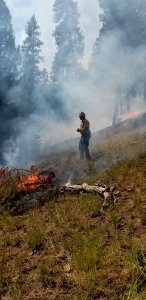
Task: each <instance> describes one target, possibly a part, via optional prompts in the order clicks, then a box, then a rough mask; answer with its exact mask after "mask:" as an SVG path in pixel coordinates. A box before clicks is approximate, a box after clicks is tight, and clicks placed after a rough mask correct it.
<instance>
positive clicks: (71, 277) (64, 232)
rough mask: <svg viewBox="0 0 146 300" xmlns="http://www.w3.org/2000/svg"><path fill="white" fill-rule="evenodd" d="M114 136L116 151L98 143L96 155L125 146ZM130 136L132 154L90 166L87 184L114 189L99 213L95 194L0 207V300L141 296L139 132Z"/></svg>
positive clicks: (145, 291) (145, 242) (145, 160)
mask: <svg viewBox="0 0 146 300" xmlns="http://www.w3.org/2000/svg"><path fill="white" fill-rule="evenodd" d="M126 135H127V133H126ZM122 137H123V134H122ZM130 137H131V135H130ZM111 138H112V137H111ZM114 139H115V141H114V143H115V144H116V145H117V148H116V145H115V144H114V143H111V148H110V150H109V145H108V146H107V145H106V141H105V142H104V146H103V141H102V143H101V144H100V143H98V149H99V147H100V148H102V151H103V150H104V148H105V152H104V151H103V152H102V153H103V156H104V157H106V153H107V152H108V151H109V152H112V155H113V153H115V154H114V155H116V156H117V153H118V152H119V151H120V150H119V149H121V148H122V147H123V150H122V151H123V153H124V148H126V147H128V145H129V139H128V136H127V138H126V137H125V141H126V140H127V143H126V142H123V143H121V142H120V146H119V144H118V141H119V140H120V137H119V136H117V139H116V137H114ZM123 139H124V137H123ZM131 139H134V140H135V142H137V144H134V145H137V150H135V152H136V154H135V155H133V153H132V157H128V158H123V157H122V161H117V162H116V163H115V164H114V165H112V166H111V167H110V168H109V169H107V170H106V171H104V172H99V170H97V171H96V164H98V160H97V161H96V164H95V163H94V162H93V163H91V164H92V176H89V175H88V174H87V175H88V179H87V180H88V182H89V183H96V182H99V181H100V182H102V183H105V184H107V185H109V186H115V187H116V189H117V190H118V191H119V194H118V196H117V201H116V203H115V204H112V205H111V206H110V207H109V208H108V209H107V210H106V211H104V212H103V213H102V214H101V212H100V209H101V206H102V199H101V198H100V197H99V196H97V195H96V194H76V195H75V194H62V195H60V196H59V198H58V201H57V202H56V201H55V200H52V201H46V204H45V205H44V206H42V207H40V208H35V209H33V210H31V211H28V212H27V213H25V214H23V215H21V216H19V215H18V216H17V215H15V216H12V215H10V213H9V212H6V211H5V210H4V209H2V210H1V213H0V250H1V258H0V274H1V275H0V290H1V295H2V300H5V299H9V300H14V299H15V300H19V299H24V300H28V299H40V300H45V299H50V300H51V299H59V300H68V299H71V300H93V299H102V300H145V299H146V234H145V230H146V204H145V199H146V196H145V195H146V171H145V170H146V152H145V151H144V150H143V147H140V145H139V136H137V137H136V135H135V137H131ZM141 139H142V138H141ZM107 143H109V141H107ZM124 143H125V144H124ZM123 144H124V146H123ZM95 147H96V146H95V145H94V151H95V149H96V148H95ZM120 147H121V148H120ZM130 147H131V146H130ZM134 147H136V146H134ZM138 148H139V150H138ZM140 148H141V149H140ZM116 149H117V153H116ZM126 149H127V148H126ZM125 151H128V149H127V150H125ZM121 153H122V152H121ZM97 155H98V153H97ZM100 160H101V158H100ZM77 163H78V164H79V161H77V160H75V163H74V164H77ZM81 167H82V165H81ZM86 167H87V166H86ZM88 167H89V168H90V165H88ZM83 168H84V170H85V167H84V166H83Z"/></svg>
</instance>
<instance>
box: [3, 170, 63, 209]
mask: <svg viewBox="0 0 146 300" xmlns="http://www.w3.org/2000/svg"><path fill="white" fill-rule="evenodd" d="M57 195H58V184H57V180H56V176H55V173H54V172H53V171H52V170H50V169H49V170H43V171H39V170H38V168H37V167H36V166H31V168H30V170H17V169H9V168H2V169H1V170H0V199H1V203H2V204H3V205H4V207H5V208H7V209H9V210H10V211H11V212H13V213H16V214H20V213H23V212H25V211H26V210H28V209H31V208H34V207H36V206H39V205H42V204H44V203H45V202H46V201H47V200H50V199H54V198H55V197H57Z"/></svg>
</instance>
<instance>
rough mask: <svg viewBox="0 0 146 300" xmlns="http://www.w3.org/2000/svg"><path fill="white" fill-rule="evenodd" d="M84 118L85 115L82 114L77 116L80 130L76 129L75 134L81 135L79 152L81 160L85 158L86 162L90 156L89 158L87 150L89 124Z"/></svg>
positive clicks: (89, 133) (89, 135)
mask: <svg viewBox="0 0 146 300" xmlns="http://www.w3.org/2000/svg"><path fill="white" fill-rule="evenodd" d="M85 117H86V115H85V113H84V112H81V113H80V114H79V118H80V120H81V121H82V122H81V125H80V128H78V129H77V132H80V134H81V139H80V142H79V151H80V158H81V159H84V158H86V159H87V160H90V159H91V156H90V153H89V148H88V147H89V140H90V137H91V132H90V123H89V121H88V120H87V119H86V118H85Z"/></svg>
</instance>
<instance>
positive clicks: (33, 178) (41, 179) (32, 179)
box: [17, 172, 55, 191]
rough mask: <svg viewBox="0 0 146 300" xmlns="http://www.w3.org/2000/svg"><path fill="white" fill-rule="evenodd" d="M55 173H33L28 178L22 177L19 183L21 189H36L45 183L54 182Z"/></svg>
mask: <svg viewBox="0 0 146 300" xmlns="http://www.w3.org/2000/svg"><path fill="white" fill-rule="evenodd" d="M54 177H55V174H54V173H53V172H50V173H49V174H48V175H46V176H44V175H40V174H32V175H30V176H29V177H27V178H24V177H21V178H20V180H21V182H20V183H19V184H18V187H17V188H18V190H19V191H34V190H35V189H37V188H38V187H40V186H41V185H43V184H44V183H48V184H52V182H53V178H54Z"/></svg>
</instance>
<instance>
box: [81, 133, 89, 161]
mask: <svg viewBox="0 0 146 300" xmlns="http://www.w3.org/2000/svg"><path fill="white" fill-rule="evenodd" d="M79 151H80V159H84V158H86V159H87V160H90V159H91V156H90V152H89V139H88V138H83V137H81V139H80V142H79Z"/></svg>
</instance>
